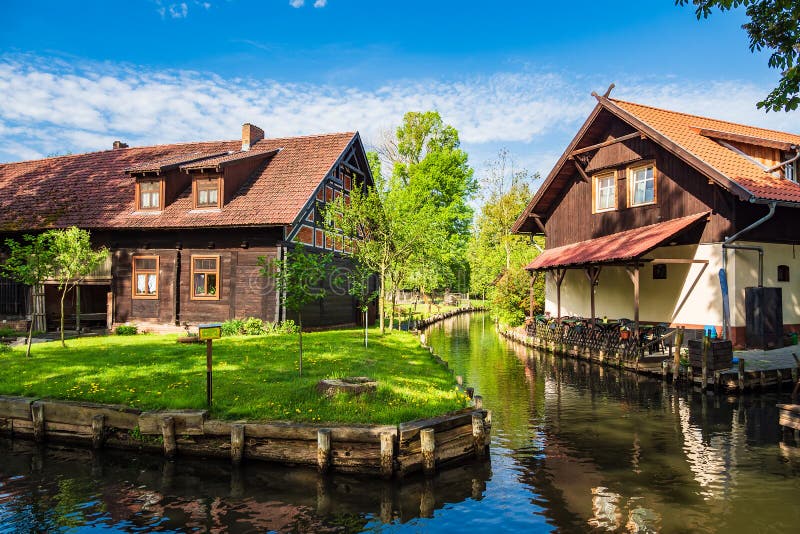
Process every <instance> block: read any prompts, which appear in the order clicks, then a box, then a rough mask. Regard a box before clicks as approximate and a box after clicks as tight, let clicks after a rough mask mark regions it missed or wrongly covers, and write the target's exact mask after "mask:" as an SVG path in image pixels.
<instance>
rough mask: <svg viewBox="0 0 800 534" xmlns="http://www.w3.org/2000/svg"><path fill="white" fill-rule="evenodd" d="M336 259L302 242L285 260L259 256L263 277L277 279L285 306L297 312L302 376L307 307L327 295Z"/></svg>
mask: <svg viewBox="0 0 800 534" xmlns="http://www.w3.org/2000/svg"><path fill="white" fill-rule="evenodd" d="M332 262H333V254H331V253H327V254H315V253H313V252H307V251H306V250H305V248H304V247H303V246H302V245H298V246H297V247H296V248H295V249H293V250H288V251H286V255H285V256H284V259H283V260H280V259H277V258H267V257H265V256H261V257H259V258H258V263H259V265H260V266H261V274H262V276H265V277H267V278H269V279H272V280H274V281H275V289H276V290H277V291H278V293H279V294H280V295H282V298H283V305H284V306H286V309H287V310H291V311H293V312H295V313H296V314H297V323H298V327H299V328H298V343H299V347H300V365H299V367H300V376H303V308H304V307H305V306H306V304H310V303H312V302H314V301H316V300H320V299H324V298H325V295H326V294H327V291H326V289H325V287H324V281H325V277H326V275H328V274H329V272H328V271H329V267H330V265H331V263H332Z"/></svg>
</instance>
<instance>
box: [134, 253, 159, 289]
mask: <svg viewBox="0 0 800 534" xmlns="http://www.w3.org/2000/svg"><path fill="white" fill-rule="evenodd" d="M133 298H135V299H157V298H158V256H134V257H133Z"/></svg>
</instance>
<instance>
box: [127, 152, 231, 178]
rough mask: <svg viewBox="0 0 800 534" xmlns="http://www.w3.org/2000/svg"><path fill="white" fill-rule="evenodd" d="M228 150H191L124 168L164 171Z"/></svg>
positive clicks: (128, 170) (132, 171)
mask: <svg viewBox="0 0 800 534" xmlns="http://www.w3.org/2000/svg"><path fill="white" fill-rule="evenodd" d="M227 153H228V152H227V151H225V152H208V151H206V152H192V153H191V154H181V155H179V156H170V157H168V158H159V159H154V160H150V161H145V162H142V163H138V164H136V165H134V166H133V167H131V168H129V169H125V172H128V173H144V172H164V171H169V170H172V169H177V168H178V167H180V166H181V165H183V164H185V163H190V162H192V161H197V160H201V159H209V158H213V157H215V156H221V155H223V154H227Z"/></svg>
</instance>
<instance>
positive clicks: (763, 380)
mask: <svg viewBox="0 0 800 534" xmlns="http://www.w3.org/2000/svg"><path fill="white" fill-rule="evenodd" d="M758 380H759V383H760V384H759V385H760V386H761V389H764V388H766V387H767V377H766V376H764V371H759V373H758Z"/></svg>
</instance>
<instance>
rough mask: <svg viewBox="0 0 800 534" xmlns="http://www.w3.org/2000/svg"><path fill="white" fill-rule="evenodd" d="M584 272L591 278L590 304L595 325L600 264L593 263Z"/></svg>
mask: <svg viewBox="0 0 800 534" xmlns="http://www.w3.org/2000/svg"><path fill="white" fill-rule="evenodd" d="M584 272H585V273H586V278H587V279H588V280H589V302H590V304H589V306H590V310H591V319H592V326H594V325H595V315H596V314H595V312H594V286H595V285H596V284H597V279H598V278H600V266H599V265H592V266H590V267H587V268H586V269H585V270H584Z"/></svg>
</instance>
